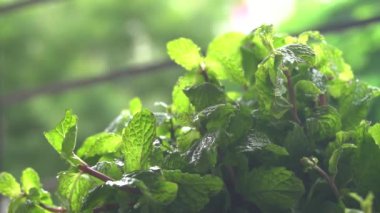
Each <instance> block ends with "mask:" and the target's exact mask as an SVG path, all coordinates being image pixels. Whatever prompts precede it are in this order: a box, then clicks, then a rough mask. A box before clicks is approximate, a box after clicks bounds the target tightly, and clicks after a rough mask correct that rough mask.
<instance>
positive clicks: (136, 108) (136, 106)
mask: <svg viewBox="0 0 380 213" xmlns="http://www.w3.org/2000/svg"><path fill="white" fill-rule="evenodd" d="M129 110H130V111H131V113H132V115H134V114H136V113H138V112H140V111H141V110H142V103H141V100H140V98H138V97H135V98H133V99H132V100H130V101H129Z"/></svg>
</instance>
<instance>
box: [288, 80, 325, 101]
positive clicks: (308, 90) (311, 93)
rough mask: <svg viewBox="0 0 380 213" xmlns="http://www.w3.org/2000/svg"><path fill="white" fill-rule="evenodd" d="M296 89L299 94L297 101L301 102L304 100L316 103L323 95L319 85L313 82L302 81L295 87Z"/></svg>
mask: <svg viewBox="0 0 380 213" xmlns="http://www.w3.org/2000/svg"><path fill="white" fill-rule="evenodd" d="M294 88H295V90H296V94H297V100H298V101H299V102H301V101H302V100H305V99H306V100H311V101H316V100H317V98H318V96H319V95H320V94H322V91H321V90H320V89H319V88H318V86H317V85H315V84H314V82H312V81H308V80H300V81H298V82H297V83H296V84H295V85H294Z"/></svg>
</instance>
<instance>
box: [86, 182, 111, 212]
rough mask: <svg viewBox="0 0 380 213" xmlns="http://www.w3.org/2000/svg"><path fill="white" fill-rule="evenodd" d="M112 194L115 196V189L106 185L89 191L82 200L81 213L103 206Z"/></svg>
mask: <svg viewBox="0 0 380 213" xmlns="http://www.w3.org/2000/svg"><path fill="white" fill-rule="evenodd" d="M114 194H116V189H115V188H112V187H111V186H109V185H106V184H102V185H100V186H97V187H95V188H93V189H91V190H90V191H89V192H88V194H87V195H86V197H85V198H84V200H83V205H82V207H81V211H85V210H90V209H91V210H92V209H94V208H95V207H97V206H101V205H103V203H104V202H106V201H107V200H108V199H109V198H110V197H112V195H114Z"/></svg>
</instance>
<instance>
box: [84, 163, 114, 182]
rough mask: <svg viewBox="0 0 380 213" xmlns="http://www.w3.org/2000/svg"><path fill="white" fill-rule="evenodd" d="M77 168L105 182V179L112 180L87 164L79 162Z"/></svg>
mask: <svg viewBox="0 0 380 213" xmlns="http://www.w3.org/2000/svg"><path fill="white" fill-rule="evenodd" d="M79 170H81V171H82V172H83V173H86V174H89V175H91V176H93V177H96V178H98V179H100V180H102V181H104V182H107V181H114V179H113V178H111V177H109V176H107V175H105V174H103V173H101V172H99V171H96V170H95V169H93V168H91V167H90V166H89V165H87V164H81V165H79Z"/></svg>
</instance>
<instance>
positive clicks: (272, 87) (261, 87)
mask: <svg viewBox="0 0 380 213" xmlns="http://www.w3.org/2000/svg"><path fill="white" fill-rule="evenodd" d="M255 77H256V82H255V85H254V89H255V92H256V94H257V96H258V101H259V107H260V108H259V109H260V111H261V113H262V114H264V115H268V116H273V117H275V118H277V119H280V118H281V117H282V116H283V115H284V114H285V113H286V112H287V111H288V110H289V109H290V108H291V107H292V104H291V103H290V102H289V101H288V99H287V97H286V93H287V88H286V83H287V78H286V76H285V74H284V73H283V72H282V70H281V69H280V67H279V66H278V65H275V59H274V57H269V58H266V59H265V60H264V61H263V62H262V63H260V64H259V66H258V69H257V71H256V73H255Z"/></svg>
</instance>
